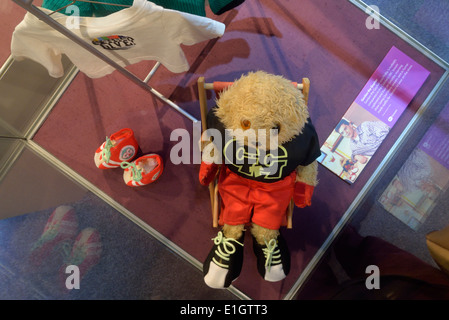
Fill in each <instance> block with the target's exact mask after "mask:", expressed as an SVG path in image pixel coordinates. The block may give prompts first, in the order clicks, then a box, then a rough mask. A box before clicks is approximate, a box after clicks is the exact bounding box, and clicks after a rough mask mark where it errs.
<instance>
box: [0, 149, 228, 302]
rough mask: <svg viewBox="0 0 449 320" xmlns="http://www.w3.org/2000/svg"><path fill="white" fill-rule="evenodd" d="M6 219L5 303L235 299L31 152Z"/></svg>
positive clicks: (10, 191)
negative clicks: (206, 284)
mask: <svg viewBox="0 0 449 320" xmlns="http://www.w3.org/2000/svg"><path fill="white" fill-rule="evenodd" d="M20 143H22V144H24V142H20ZM2 145H3V144H2ZM0 146H1V145H0ZM0 212H1V213H2V218H3V219H2V220H0V243H1V246H0V287H1V288H2V290H1V292H0V299H236V297H235V296H234V295H233V294H232V293H231V292H230V291H221V290H220V291H217V290H212V289H210V288H207V287H205V286H204V285H203V279H202V273H201V272H200V270H198V269H197V268H195V267H194V266H193V265H192V264H190V263H189V262H187V261H186V260H184V259H182V258H181V257H179V256H178V255H176V254H174V253H173V252H172V251H171V250H169V249H168V248H167V247H166V246H165V245H163V244H162V243H161V242H159V241H158V240H156V239H155V238H154V237H153V236H151V235H150V234H149V233H147V232H146V231H145V230H143V229H141V228H140V227H138V226H137V225H136V224H135V223H133V222H131V221H130V220H129V219H127V218H126V217H124V216H123V215H122V214H120V213H119V212H118V211H117V210H115V209H114V208H112V207H111V206H109V205H108V204H106V203H105V202H103V201H102V200H100V199H99V198H98V197H97V196H95V195H94V194H92V193H91V192H89V191H87V190H86V189H85V188H83V187H81V186H80V185H79V184H77V183H75V182H73V181H72V180H71V179H69V178H68V177H66V176H65V175H64V174H62V173H61V172H60V171H59V170H57V169H56V168H55V167H54V166H53V165H52V164H51V163H48V162H47V161H46V160H44V159H42V158H41V157H40V156H39V155H38V154H36V153H35V152H34V151H32V150H30V149H28V148H27V147H25V149H24V150H23V152H22V153H21V154H20V156H19V157H18V158H17V160H16V161H15V162H14V164H13V165H12V166H11V168H10V170H9V171H8V173H7V174H6V175H5V177H4V179H3V180H2V181H1V183H0ZM54 212H55V214H53V213H54ZM50 222H53V223H54V225H53V227H51V228H49V226H50ZM52 232H54V233H52ZM86 252H88V253H89V255H88V256H86V255H85V253H86ZM67 266H78V267H79V272H80V273H79V288H77V287H76V285H77V283H78V282H77V273H76V272H75V271H73V270H74V269H70V268H74V267H70V268H69V269H66V267H67ZM66 284H67V286H68V287H69V288H70V289H67V286H66Z"/></svg>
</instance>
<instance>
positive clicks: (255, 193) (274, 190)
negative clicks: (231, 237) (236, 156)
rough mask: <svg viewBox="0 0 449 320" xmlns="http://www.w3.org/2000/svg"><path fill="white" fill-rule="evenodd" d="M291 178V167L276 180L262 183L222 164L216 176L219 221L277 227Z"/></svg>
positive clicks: (289, 194)
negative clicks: (236, 172)
mask: <svg viewBox="0 0 449 320" xmlns="http://www.w3.org/2000/svg"><path fill="white" fill-rule="evenodd" d="M295 181H296V172H295V171H293V172H292V173H291V174H290V175H289V176H287V177H285V178H284V179H282V180H280V181H277V182H273V183H266V182H260V181H254V180H249V179H245V178H243V177H241V176H239V175H237V174H235V173H234V172H232V171H231V170H229V169H228V168H227V167H225V166H223V167H222V170H221V173H220V177H219V180H218V191H219V192H220V196H221V200H222V201H221V203H222V204H221V213H220V220H219V223H220V224H221V225H223V224H229V225H239V224H247V223H249V222H253V223H255V224H257V225H259V226H261V227H264V228H267V229H272V230H277V229H279V228H280V227H281V226H282V225H283V224H284V223H285V217H286V212H287V207H288V205H289V203H290V200H291V199H292V197H293V191H294V187H295Z"/></svg>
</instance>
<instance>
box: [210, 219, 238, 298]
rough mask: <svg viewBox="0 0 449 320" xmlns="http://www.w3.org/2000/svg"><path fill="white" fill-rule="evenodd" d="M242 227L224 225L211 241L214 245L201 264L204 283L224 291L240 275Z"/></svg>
mask: <svg viewBox="0 0 449 320" xmlns="http://www.w3.org/2000/svg"><path fill="white" fill-rule="evenodd" d="M244 231H245V226H244V225H237V226H231V225H226V224H225V225H224V226H223V230H222V231H219V232H218V235H217V236H216V237H215V238H214V239H213V240H214V245H213V247H212V249H211V250H210V252H209V255H208V256H207V258H206V261H205V262H204V264H203V274H204V282H205V283H206V284H207V285H208V286H209V287H211V288H215V289H224V288H227V287H229V286H230V285H231V283H232V281H234V280H235V279H237V277H238V276H239V275H240V272H241V270H242V265H243V239H244V237H245V232H244Z"/></svg>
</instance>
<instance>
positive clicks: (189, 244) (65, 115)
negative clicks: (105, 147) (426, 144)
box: [34, 0, 443, 299]
mask: <svg viewBox="0 0 449 320" xmlns="http://www.w3.org/2000/svg"><path fill="white" fill-rule="evenodd" d="M210 16H211V15H210ZM366 17H367V16H366V14H365V13H364V12H363V11H361V10H360V9H358V8H356V7H355V6H353V5H352V4H350V3H349V2H348V1H345V0H339V1H335V0H332V1H331V0H304V1H300V2H299V1H280V0H261V1H250V0H248V1H246V2H245V3H244V4H243V5H241V6H240V7H239V8H238V9H237V10H233V11H230V12H228V13H226V14H224V15H223V16H220V17H215V18H216V19H217V20H220V21H223V22H225V23H226V25H227V29H226V32H225V34H224V36H223V37H222V38H221V39H219V40H212V41H210V42H207V43H201V44H198V45H195V46H191V47H185V52H186V53H187V55H188V59H189V61H190V63H191V69H190V70H189V72H187V73H185V74H172V73H170V72H168V71H167V70H166V69H164V68H163V67H161V68H160V70H158V72H157V74H156V76H155V77H154V78H153V79H152V80H151V81H150V85H153V86H154V87H155V88H156V89H157V90H159V91H160V92H161V93H163V94H164V95H166V96H168V97H170V98H171V99H172V100H173V101H175V102H177V103H178V104H179V105H180V106H181V107H183V108H184V109H186V110H187V111H189V112H190V113H192V114H194V115H195V116H196V117H197V118H200V115H199V104H198V97H197V87H196V81H197V79H198V78H199V77H200V76H204V77H205V78H206V81H213V80H220V81H233V80H234V79H236V78H238V77H240V75H241V74H244V73H246V72H248V71H253V70H259V69H261V70H265V71H268V72H271V73H275V74H280V75H283V76H285V77H287V78H289V79H291V80H300V79H301V78H302V77H308V78H310V80H311V92H310V97H309V108H310V113H311V118H312V121H313V122H314V124H315V127H316V129H317V132H318V134H319V138H320V140H321V142H324V140H325V139H326V138H327V137H328V135H329V134H330V132H331V130H332V129H333V127H334V126H335V125H336V124H337V122H338V121H339V120H340V119H341V117H342V115H343V114H344V113H345V111H346V109H347V108H348V107H349V106H350V104H351V103H352V101H353V100H354V99H355V97H356V96H357V95H358V93H359V91H360V90H361V89H362V87H363V86H364V85H365V83H366V81H367V80H368V78H369V77H370V76H371V74H372V73H373V71H374V70H375V69H376V67H377V66H378V64H379V63H380V62H381V61H382V59H383V57H384V56H385V55H386V53H387V52H388V50H389V49H390V48H391V47H392V46H393V45H394V46H396V47H397V48H399V49H400V50H402V51H403V52H404V53H406V54H407V55H409V56H410V57H412V58H413V59H414V60H416V61H417V62H418V63H420V64H421V65H423V66H424V67H425V68H427V69H428V70H429V71H431V75H430V77H429V78H428V79H427V81H426V83H425V84H424V86H423V87H422V88H421V90H420V91H419V93H418V95H417V96H416V97H415V99H414V100H413V101H412V103H411V105H410V106H409V107H408V109H407V110H406V111H405V112H404V113H403V115H402V117H401V118H400V120H399V121H398V122H397V124H396V126H395V127H394V128H393V129H392V131H391V132H390V134H389V136H388V137H387V139H386V140H385V141H384V143H383V145H382V146H381V148H380V149H379V150H378V152H377V153H376V155H375V156H374V157H373V158H372V160H371V161H370V163H369V165H368V166H367V167H366V168H365V169H364V172H363V174H361V176H360V177H359V178H358V180H357V181H356V183H355V184H353V185H348V184H346V183H345V182H344V181H342V180H341V179H339V178H338V177H337V176H335V175H334V174H333V173H331V172H329V171H328V170H327V169H325V168H324V167H321V166H320V173H319V179H320V184H319V186H318V187H317V188H316V191H315V195H314V199H313V205H312V206H311V207H309V208H307V209H302V210H300V209H296V210H295V212H294V220H293V226H294V227H293V229H292V230H286V231H285V233H284V234H285V235H286V238H287V240H288V243H289V246H290V249H291V254H292V270H291V273H290V275H289V276H288V277H287V279H286V280H284V281H283V282H280V283H268V282H265V281H263V280H262V279H261V278H260V277H259V275H258V274H257V270H256V265H255V259H254V256H253V254H252V249H251V246H252V244H251V241H250V240H251V239H249V236H248V235H247V239H246V241H245V243H246V249H245V250H246V251H245V254H246V256H245V262H244V266H243V271H242V274H241V276H240V277H239V279H238V280H237V281H235V282H234V285H235V286H236V287H237V288H238V289H240V290H241V291H243V292H244V293H245V294H247V295H249V296H250V297H251V298H254V299H281V298H283V297H284V296H285V294H286V293H287V292H288V291H289V290H290V289H291V287H292V285H293V284H294V282H295V281H296V280H297V279H298V277H299V276H300V274H301V272H302V271H303V270H304V268H305V267H306V266H307V264H308V263H309V261H310V260H311V258H312V257H313V255H314V254H315V253H316V252H317V250H318V249H319V247H320V246H321V245H322V243H323V241H324V240H325V239H326V237H327V236H328V235H329V233H330V232H331V231H332V229H333V227H334V226H335V224H336V223H337V222H338V221H339V219H340V218H341V217H342V215H343V214H344V212H345V211H346V210H347V209H348V207H349V206H350V204H351V202H352V201H353V200H354V198H355V197H356V196H357V194H358V193H359V192H360V190H361V189H362V187H363V186H364V184H365V183H366V182H367V181H368V179H369V178H370V175H371V174H372V173H373V171H374V170H375V169H376V166H377V165H378V164H379V163H380V162H381V160H382V159H383V158H384V156H385V155H386V154H387V152H388V151H389V149H390V148H391V147H392V145H393V144H394V143H395V141H396V139H397V138H398V137H399V136H400V134H401V133H402V131H403V129H404V127H405V126H406V125H407V124H408V123H409V121H410V120H411V118H412V117H413V115H414V114H415V112H416V110H417V109H418V108H419V106H420V105H421V104H422V102H423V101H424V100H425V98H426V97H427V96H428V95H429V93H430V91H431V90H432V88H433V87H434V86H435V84H436V83H437V81H438V80H439V79H440V77H441V76H442V74H443V70H442V69H441V68H439V67H438V66H437V65H436V64H434V63H433V62H431V61H430V60H428V59H427V58H426V57H424V56H423V55H421V54H420V53H419V52H417V51H416V50H415V49H413V48H411V47H410V46H409V45H407V44H406V43H405V42H404V41H402V40H401V39H400V38H398V37H397V36H396V35H394V34H393V33H391V32H390V31H388V30H387V29H386V28H384V27H381V28H380V29H379V30H368V29H366V27H365V19H366ZM152 65H153V63H152V62H148V63H147V62H145V63H144V62H143V63H139V64H137V65H134V66H132V67H130V68H129V69H130V70H131V71H132V72H134V73H135V74H136V75H138V76H139V77H141V78H144V77H145V75H146V74H147V72H148V71H149V70H150V68H151V66H152ZM209 102H210V103H211V104H212V103H213V101H212V97H211V100H210V101H209ZM124 127H130V128H133V129H134V131H135V133H136V136H137V139H138V141H139V143H140V145H141V149H142V151H143V152H145V153H149V152H155V153H159V154H160V155H161V156H162V157H163V158H164V159H165V171H164V173H163V175H162V177H161V178H160V179H159V180H158V181H157V182H156V183H154V184H152V185H149V186H146V187H143V188H140V189H131V188H129V187H127V186H126V185H125V184H124V183H123V180H122V170H121V169H116V170H111V171H101V170H99V169H97V168H96V167H95V165H94V152H95V150H96V148H97V147H98V146H99V145H100V144H101V143H102V142H103V141H104V139H105V136H106V135H110V134H112V133H113V132H115V131H117V130H118V129H120V128H124ZM177 128H185V129H187V131H188V132H189V133H190V134H191V133H192V129H191V128H192V124H191V122H190V121H189V120H188V119H186V118H184V117H183V116H181V115H180V114H179V113H177V112H176V111H174V110H173V109H171V108H170V107H169V106H167V105H164V104H163V103H162V102H161V101H160V100H158V99H157V98H155V97H153V96H152V95H150V94H149V93H147V92H146V91H144V90H143V89H141V88H139V87H138V86H136V85H135V84H134V83H132V82H130V81H129V80H128V79H126V78H125V77H123V76H122V75H120V74H119V73H117V72H114V73H113V74H111V75H109V76H106V77H103V78H100V79H95V80H93V79H90V78H88V77H86V76H85V75H84V74H79V75H78V76H77V77H76V78H75V80H74V81H73V83H72V84H71V85H70V87H69V88H68V90H67V92H66V93H65V94H64V95H63V97H62V98H61V100H60V101H59V102H58V104H57V105H56V106H55V108H54V110H53V111H52V113H51V114H50V116H49V117H48V119H47V121H46V122H45V123H44V124H43V126H42V128H41V129H40V130H39V131H38V133H37V134H36V136H35V137H34V140H35V141H36V142H37V143H38V144H40V145H41V146H42V147H44V148H45V149H46V150H48V151H49V152H51V153H52V154H54V155H55V156H56V157H58V158H59V159H61V161H63V162H64V163H66V164H67V165H68V166H70V167H71V168H73V169H74V170H75V171H77V172H78V173H79V174H81V175H82V176H83V177H84V178H86V179H87V180H89V181H90V182H92V183H93V184H94V185H95V186H97V187H98V188H100V189H101V190H103V191H104V192H106V193H107V194H108V195H110V196H111V197H113V198H114V199H115V200H116V201H118V202H119V203H121V204H122V205H123V206H125V207H126V208H127V209H128V210H130V211H131V212H133V213H134V214H135V215H136V216H137V217H139V218H140V219H142V220H143V221H145V222H146V223H148V225H150V226H151V227H153V228H155V229H156V230H158V231H159V232H160V233H162V234H163V235H164V236H166V237H167V238H168V239H170V240H171V241H173V242H174V243H176V244H177V245H178V246H180V247H181V248H183V249H184V250H185V251H187V252H188V253H190V254H191V255H192V256H194V257H195V258H197V259H198V260H200V261H203V260H204V259H205V258H206V256H207V254H208V252H209V250H210V248H211V245H212V242H211V241H210V240H211V238H212V237H214V236H215V234H216V232H217V230H214V229H213V228H212V227H211V218H210V211H209V208H210V207H209V198H208V197H209V196H208V190H207V188H205V187H202V186H201V185H200V184H199V183H198V169H199V166H198V165H196V164H181V165H174V164H173V163H172V162H171V161H170V151H171V149H172V147H173V146H174V145H176V144H177V143H178V141H170V134H171V132H172V131H173V130H174V129H177ZM192 144H196V142H195V141H194V142H192ZM148 254H149V255H151V254H152V253H151V252H148ZM112 267H113V266H111V268H112ZM161 276H164V275H161ZM169 276H170V275H167V277H169Z"/></svg>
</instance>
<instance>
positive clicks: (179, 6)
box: [42, 0, 206, 17]
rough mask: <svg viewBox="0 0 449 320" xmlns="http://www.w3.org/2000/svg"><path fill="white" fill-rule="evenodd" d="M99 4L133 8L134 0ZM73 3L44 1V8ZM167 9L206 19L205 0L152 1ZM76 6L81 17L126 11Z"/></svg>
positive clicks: (101, 0) (89, 4)
mask: <svg viewBox="0 0 449 320" xmlns="http://www.w3.org/2000/svg"><path fill="white" fill-rule="evenodd" d="M96 1H99V2H106V3H115V4H124V5H128V6H131V5H132V4H133V0H96ZM71 2H72V1H70V0H44V2H43V4H42V7H43V8H45V9H49V10H53V11H54V10H58V9H59V8H62V7H64V6H65V5H68V4H70V3H71ZM151 2H153V3H155V4H157V5H159V6H161V7H163V8H165V9H172V10H177V11H182V12H186V13H191V14H195V15H198V16H202V17H205V16H206V10H205V8H204V7H205V0H153V1H151ZM74 5H76V6H77V7H78V8H79V10H80V17H92V16H96V17H104V16H107V15H109V14H111V13H114V12H117V11H120V10H123V9H125V7H121V6H114V5H107V4H104V5H103V4H97V3H89V2H82V1H77V2H76V3H75V4H74ZM60 13H63V14H66V15H72V14H73V12H70V11H69V12H66V11H65V9H63V10H61V11H60Z"/></svg>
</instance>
